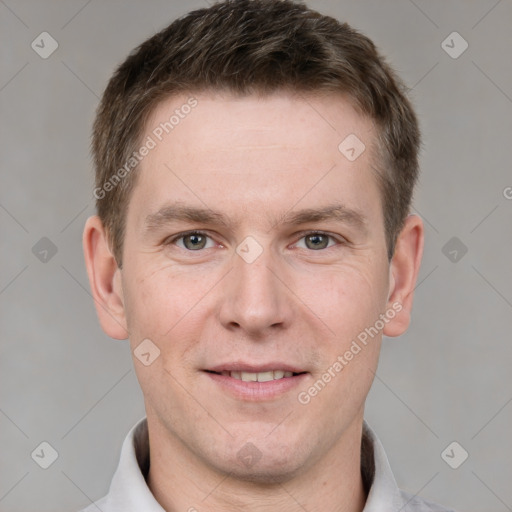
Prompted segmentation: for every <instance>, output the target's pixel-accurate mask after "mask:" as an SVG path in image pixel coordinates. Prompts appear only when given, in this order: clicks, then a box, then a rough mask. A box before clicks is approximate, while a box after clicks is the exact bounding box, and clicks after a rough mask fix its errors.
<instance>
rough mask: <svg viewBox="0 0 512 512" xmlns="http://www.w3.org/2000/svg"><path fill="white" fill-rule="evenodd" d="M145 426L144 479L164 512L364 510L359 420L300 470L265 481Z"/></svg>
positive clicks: (160, 427)
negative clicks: (238, 474) (210, 460)
mask: <svg viewBox="0 0 512 512" xmlns="http://www.w3.org/2000/svg"><path fill="white" fill-rule="evenodd" d="M151 420H154V421H151ZM148 429H149V440H150V454H151V464H150V470H149V475H148V478H147V483H148V486H149V488H150V489H151V492H152V493H153V495H154V496H155V498H156V500H157V501H158V502H159V503H160V505H161V506H162V507H163V508H164V509H165V510H166V511H167V512H175V511H178V510H187V511H190V512H194V511H200V512H214V511H215V512H219V511H223V512H224V511H225V512H231V511H233V512H234V511H237V512H238V511H239V510H245V511H248V512H267V511H275V510H279V511H280V512H297V511H300V512H302V511H303V510H307V511H308V512H317V511H322V512H323V511H325V510H330V511H335V512H361V511H362V510H363V508H364V503H365V500H366V493H365V490H364V486H363V481H362V477H361V470H360V467H361V449H360V448H361V433H362V418H361V419H360V420H359V421H355V422H353V424H351V425H349V426H348V427H347V429H346V430H345V431H344V432H343V435H342V436H341V438H340V439H339V440H338V442H337V443H336V444H335V445H334V446H332V447H331V449H329V450H327V453H326V455H325V456H324V457H322V458H321V459H319V460H318V461H316V462H315V463H313V464H312V465H310V466H308V468H307V469H306V470H305V471H303V472H298V473H297V474H295V475H293V476H290V477H287V478H285V479H283V480H282V481H280V482H273V483H270V484H269V483H258V482H250V481H247V480H241V479H238V478H235V476H234V475H232V474H225V473H222V472H220V471H218V470H217V469H216V468H213V467H212V466H210V465H208V464H205V462H204V460H203V459H200V458H199V457H198V456H197V455H196V454H194V453H193V452H191V451H190V450H189V449H188V448H187V446H185V445H184V444H183V443H182V442H181V441H180V440H179V439H178V438H176V437H175V436H173V435H172V434H169V432H168V431H167V430H166V429H165V428H164V427H163V425H161V424H159V423H158V420H157V419H156V418H150V417H149V415H148Z"/></svg>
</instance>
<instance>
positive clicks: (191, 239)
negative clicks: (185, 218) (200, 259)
mask: <svg viewBox="0 0 512 512" xmlns="http://www.w3.org/2000/svg"><path fill="white" fill-rule="evenodd" d="M170 243H175V244H176V245H177V246H178V247H181V248H182V249H186V250H188V251H200V250H201V249H209V248H210V247H213V246H214V242H213V240H212V239H211V238H210V237H209V236H207V235H205V234H204V233H202V232H200V231H193V232H190V233H185V234H182V235H178V236H177V237H175V238H174V239H173V240H171V241H170Z"/></svg>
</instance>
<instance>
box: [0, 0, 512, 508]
mask: <svg viewBox="0 0 512 512" xmlns="http://www.w3.org/2000/svg"><path fill="white" fill-rule="evenodd" d="M205 5H206V3H205V2H204V1H202V0H197V1H190V2H184V1H151V2H145V3H143V2H142V1H135V0H131V1H123V2H121V1H112V0H111V1H107V2H100V1H99V0H92V1H87V0H77V1H67V2H59V1H56V0H45V1H36V0H31V1H28V0H20V1H15V0H0V40H1V45H0V55H1V69H0V73H1V75H0V108H1V117H0V119H1V125H0V130H1V132H0V133H1V139H0V140H1V141H2V143H1V151H0V162H1V173H2V174H1V188H0V230H1V231H0V233H1V237H0V258H1V265H0V315H1V330H0V336H1V338H0V339H1V346H0V365H1V368H0V375H1V386H0V443H1V444H0V446H1V455H0V460H1V463H0V464H1V467H0V511H2V512H4V511H5V512H7V511H8V512H20V511H23V512H32V511H34V512H36V511H37V512H46V511H64V510H68V511H71V510H75V509H78V508H80V507H82V506H85V505H87V504H89V503H90V500H93V499H97V498H99V497H100V496H102V495H103V494H105V493H106V491H107V489H108V485H109V483H110V479H111V476H112V473H113V471H114V469H115V467H116V465H117V462H118V456H119V450H120V447H121V443H122V440H123V439H124V436H125V434H126V432H127V431H128V429H129V428H130V427H131V426H132V425H133V424H134V423H135V422H136V421H137V420H138V419H139V418H140V417H142V416H143V414H144V409H143V402H142V395H141V392H140V390H139V388H138V384H137V382H136V379H135V375H134V372H133V370H132V363H131V358H130V353H129V349H128V347H127V344H126V343H125V342H118V341H113V340H110V339H109V338H107V336H105V335H104V334H103V332H102V331H101V330H100V327H99V325H98V322H97V319H96V315H95V311H94V307H93V301H92V299H91V297H90V295H89V291H88V290H89V288H88V283H87V278H86V273H85V268H84V264H83V258H82V249H81V233H82V228H83V224H84V221H85V219H86V218H87V216H88V215H90V214H92V213H93V212H94V206H93V199H92V166H91V161H90V157H89V140H90V139H89V134H90V126H91V123H92V120H93V114H94V109H95V107H96V105H97V102H98V97H99V96H100V95H101V93H102V91H103V89H104V87H105V85H106V82H107V80H108V78H109V76H110V74H111V73H112V71H113V69H114V66H116V65H117V64H118V63H119V62H120V61H121V60H122V59H124V58H125V56H126V55H127V54H128V52H129V51H130V50H131V49H132V48H133V47H134V46H135V45H137V44H139V43H140V42H142V41H143V40H144V39H145V38H147V37H149V36H150V35H151V34H153V33H154V32H155V31H157V30H159V29H161V28H163V27H164V26H166V25H167V24H168V22H170V21H171V20H172V19H174V18H175V17H177V16H178V15H181V14H184V13H185V12H187V11H188V10H190V9H192V8H195V7H203V6H205ZM309 5H311V6H312V7H314V8H316V9H318V10H320V11H322V12H324V13H327V14H331V15H333V16H336V17H338V18H339V19H342V20H345V21H348V22H349V23H350V24H352V25H353V26H354V27H356V28H359V29H361V30H362V31H363V32H365V33H366V34H367V35H369V36H370V37H371V38H372V39H373V40H374V41H375V42H376V43H377V45H378V46H379V47H380V48H381V50H382V51H383V53H384V54H385V55H387V56H388V58H389V60H390V61H391V62H392V64H393V65H394V66H395V68H396V69H397V70H398V72H399V73H400V74H401V75H402V76H403V78H404V79H405V80H406V81H407V83H408V84H409V86H410V87H411V88H412V91H411V95H412V99H413V101H414V103H415V105H416V107H417V109H418V112H419V115H420V118H421V123H422V128H423V133H424V142H425V148H424V151H423V155H422V168H423V174H422V178H421V183H420V185H419V187H418V190H417V194H416V199H415V203H414V204H415V209H416V211H417V212H418V213H419V214H420V215H421V216H422V217H423V219H424V220H425V224H426V250H425V256H424V260H423V264H422V268H421V272H420V279H419V284H418V287H417V290H416V292H417V293H416V302H415V311H414V316H413V323H412V326H411V328H410V330H409V331H408V333H407V334H406V335H404V336H402V337H401V338H399V339H386V340H385V341H384V347H383V352H382V358H381V364H380V367H379V371H378V374H377V377H376V379H375V383H374V387H373V389H372V391H371V393H370V397H369V400H368V404H367V413H366V416H367V419H368V421H369V422H370V424H371V425H372V426H373V427H374V429H375V430H376V431H377V433H378V434H379V436H380V438H381V440H382V442H383V444H384V446H385V448H386V450H387V453H388V456H389V459H390V462H391V465H392V467H393V469H394V472H395V476H396V478H397V481H398V483H399V485H400V486H401V487H402V488H404V489H406V490H408V491H410V492H412V493H419V494H420V495H422V496H425V497H428V498H430V499H433V500H436V501H439V502H441V503H445V504H447V505H451V506H453V507H455V508H457V509H459V510H461V511H462V510H464V511H468V512H469V511H486V512H491V511H495V512H501V511H506V510H512V486H510V482H511V481H512V468H511V463H510V461H511V460H512V442H511V440H510V425H511V420H512V404H511V401H512V386H511V383H512V382H511V380H512V379H511V372H510V361H511V356H512V346H511V343H510V339H511V337H510V329H511V327H512V286H511V285H512V266H511V256H510V255H511V249H512V222H511V220H512V200H511V199H507V197H506V196H507V195H508V196H509V197H511V196H512V189H507V187H512V172H511V164H510V147H511V144H512V139H511V135H512V70H511V64H510V63H511V60H510V53H511V49H512V4H511V2H510V1H509V0H500V1H496V0H480V1H475V0H473V1H460V0H459V1H455V0H451V1H442V2H441V1H426V0H415V2H413V1H411V0H396V1H395V0H386V1H382V0H373V1H370V0H364V1H335V0H330V1H329V0H323V1H322V0H317V1H314V0H311V1H310V2H309ZM43 31H47V32H49V33H50V34H51V35H52V37H53V38H55V39H56V40H57V41H58V44H59V47H58V49H57V51H55V53H53V54H52V55H51V56H50V57H49V58H48V59H42V58H41V57H39V55H38V54H37V53H36V52H35V51H34V50H33V49H32V48H31V42H32V41H33V40H34V39H35V38H36V37H37V36H38V35H39V34H40V33H41V32H43ZM453 31H457V32H458V33H460V34H461V35H462V37H463V38H464V39H465V40H466V41H467V42H468V44H469V47H468V49H467V50H466V51H465V52H464V53H463V54H462V55H460V57H458V58H457V59H453V58H452V57H450V56H449V55H448V54H447V53H446V52H445V51H444V50H443V48H442V46H441V43H442V41H443V40H445V38H446V37H447V36H448V35H449V34H450V33H452V32H453ZM448 41H450V40H448ZM449 44H450V45H451V46H453V45H455V49H457V48H460V46H457V45H458V44H459V43H455V42H454V43H453V44H452V43H451V42H449ZM507 191H510V193H509V194H507ZM42 237H48V238H49V239H50V240H51V241H52V242H53V244H55V246H56V248H57V253H56V254H55V255H53V256H52V257H51V258H49V256H50V255H51V253H48V256H47V257H48V258H49V259H48V261H47V262H46V263H44V262H42V261H40V260H39V259H38V258H37V257H36V255H34V254H33V252H32V248H33V246H34V245H35V244H36V243H37V242H38V241H39V240H40V239H41V238H42ZM452 237H457V238H458V239H459V240H460V243H462V244H464V246H465V247H467V253H466V254H465V255H464V256H463V257H462V258H461V257H460V255H461V254H462V252H460V247H462V246H461V245H460V243H459V242H457V243H459V249H457V248H456V246H453V247H452V246H450V245H449V246H448V248H447V249H445V250H444V252H443V247H444V246H445V244H446V243H447V242H448V241H449V240H450V239H451V238H452ZM40 243H42V244H44V243H45V242H40ZM37 247H39V246H37ZM454 247H455V250H457V251H458V252H457V255H456V256H457V259H458V261H456V262H452V261H450V259H449V258H448V257H447V256H446V255H445V253H446V254H447V255H448V256H450V257H451V258H453V257H454V256H455V253H453V252H452V254H451V255H450V254H449V251H453V249H454ZM35 252H37V251H35ZM507 432H508V434H507ZM42 441H47V442H49V443H50V444H51V445H52V446H53V447H54V448H55V449H56V450H57V452H58V454H59V457H58V459H57V460H56V461H55V463H54V464H53V465H51V466H50V467H49V468H48V469H46V470H44V469H42V468H40V467H39V466H38V465H37V464H36V463H35V462H34V460H32V458H31V456H30V454H31V453H32V451H33V450H34V449H35V448H36V447H38V445H39V444H40V443H41V442H42ZM452 441H457V442H458V443H459V444H460V445H461V446H462V447H464V449H465V450H467V452H468V453H469V458H468V459H467V460H466V461H465V462H464V463H463V464H462V465H461V466H460V467H459V468H458V469H452V468H451V467H449V466H448V465H447V464H446V463H445V462H444V460H443V459H442V458H441V452H442V451H443V450H444V449H445V448H446V447H447V446H448V445H449V444H450V443H451V442H452ZM454 453H455V456H456V457H458V453H459V452H454Z"/></svg>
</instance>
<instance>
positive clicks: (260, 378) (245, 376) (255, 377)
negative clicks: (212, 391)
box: [222, 370, 293, 382]
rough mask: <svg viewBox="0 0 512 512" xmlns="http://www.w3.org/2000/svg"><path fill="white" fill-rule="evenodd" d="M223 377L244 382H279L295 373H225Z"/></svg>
mask: <svg viewBox="0 0 512 512" xmlns="http://www.w3.org/2000/svg"><path fill="white" fill-rule="evenodd" d="M222 375H226V376H229V377H232V378H233V379H238V380H243V381H244V382H268V381H271V380H279V379H282V378H283V377H292V376H293V372H285V371H284V370H273V371H272V370H271V371H268V372H258V373H251V372H228V371H223V372H222Z"/></svg>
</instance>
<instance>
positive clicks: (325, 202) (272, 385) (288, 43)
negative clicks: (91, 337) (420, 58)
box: [84, 0, 447, 512]
mask: <svg viewBox="0 0 512 512" xmlns="http://www.w3.org/2000/svg"><path fill="white" fill-rule="evenodd" d="M403 89H404V88H403V85H402V84H401V82H400V81H399V79H398V78H397V77H396V76H395V75H394V73H393V72H392V70H391V69H390V68H389V66H388V65H387V64H386V63H385V62H384V60H383V59H382V58H381V57H380V55H379V54H378V53H377V51H376V49H375V47H374V45H373V44H372V42H371V41H370V40H369V39H367V38H366V37H365V36H363V35H361V34H359V33H358V32H356V31H354V30H353V29H351V28H350V27H349V26H348V25H346V24H343V25H342V24H340V23H338V22H337V21H336V20H334V19H332V18H329V17H326V16H322V15H320V14H318V13H316V12H314V11H312V10H309V9H308V8H306V7H305V6H303V5H301V4H298V3H295V2H292V1H289V0H285V1H278V0H253V1H251V0H234V1H227V2H222V3H218V4H214V5H213V6H212V7H210V8H209V9H202V10H199V11H195V12H192V13H190V14H189V15H187V16H185V17H184V18H182V19H179V20H177V21H175V22H174V23H173V24H171V25H170V26H169V27H168V28H166V29H165V30H163V31H162V32H160V33H158V34H156V35H155V36H154V37H152V38H151V39H149V40H148V41H146V42H145V43H143V44H142V45H141V46H140V47H139V48H137V49H136V50H135V51H134V53H132V54H131V55H130V56H129V57H128V59H127V60H126V61H125V62H124V63H123V64H122V65H121V66H120V67H119V69H118V70H117V71H116V73H115V74H114V76H113V77H112V79H111V80H110V83H109V84H108V87H107V89H106V91H105V93H104V96H103V99H102V101H101V104H100V106H99V109H98V113H97V118H96V121H95V125H94V134H93V152H94V157H95V165H96V188H95V191H94V194H95V196H96V198H97V208H98V216H95V217H92V218H90V219H89V220H88V221H87V224H86V227H85V232H84V252H85V259H86V264H87V270H88V274H89V279H90V284H91V289H92V293H93V296H94V299H95V302H96V306H97V311H98V315H99V319H100V322H101V325H102V327H103V329H104V331H105V332H106V333H107V334H108V335H109V336H111V337H113V338H117V339H125V338H129V339H130V344H131V348H132V352H133V356H134V365H135V369H136V373H137V377H138V380H139V382H140V385H141V387H142V390H143V394H144V400H145V408H146V414H147V419H144V420H143V421H141V422H140V423H139V424H138V425H136V426H135V427H134V429H133V430H132V431H131V432H130V434H129V435H128V437H127V439H126V441H125V444H124V446H123V450H122V455H121V461H120V465H119V468H118V470H117V472H116V475H115V476H114V479H113V482H112V486H111V489H110V492H109V494H108V496H107V497H105V498H104V499H102V500H100V501H99V502H98V503H97V504H95V505H91V507H90V508H88V509H87V510H88V511H93V510H98V509H99V510H101V511H103V512H113V511H123V512H129V511H145V512H147V511H161V510H166V511H181V510H182V511H196V510H197V511H199V512H202V511H217V512H218V511H232V510H247V511H255V510H258V511H267V510H268V511H276V510H279V511H284V512H286V511H299V510H307V511H311V512H313V511H318V510H323V511H324V510H328V511H345V512H356V511H357V512H360V511H362V510H364V511H366V512H368V511H386V512H391V511H399V510H403V511H425V510H436V511H441V510H447V509H445V508H443V507H441V506H438V505H435V504H433V503H431V502H427V501H425V500H423V499H421V498H419V497H413V496H411V495H408V494H406V493H404V492H401V491H400V490H399V489H398V488H397V486H396V483H395V481H394V479H393V476H392V473H391V470H390V468H389V465H388V462H387V459H386V456H385V454H384V451H383V448H382V446H381V444H380V443H379V441H378V439H377V438H376V436H375V434H374V433H373V432H372V430H371V429H370V427H369V426H368V425H367V424H366V423H365V422H364V419H363V415H364V404H365V399H366V396H367V394H368V392H369V389H370V386H371V383H372V380H373V377H374V374H375V371H376V368H377V363H378V357H379V350H380V344H381V337H382V334H385V335H387V336H398V335H400V334H402V333H403V332H404V331H405V330H406V329H407V327H408V325H409V320H410V312H411V307H412V300H413V290H414V286H415V282H416V277H417V274H418V269H419V266H420V261H421V255H422V248H423V226H422V223H421V220H420V219H419V218H418V217H417V216H414V215H408V213H409V207H410V202H411V196H412V192H413V188H414V183H415V181H416V178H417V173H418V161H417V153H418V148H419V143H420V142H419V141H420V137H419V131H418V126H417V120H416V117H415V114H414V112H413V110H412V107H411V105H410V103H409V102H408V100H407V99H406V97H405V96H404V93H403V92H402V91H403Z"/></svg>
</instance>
